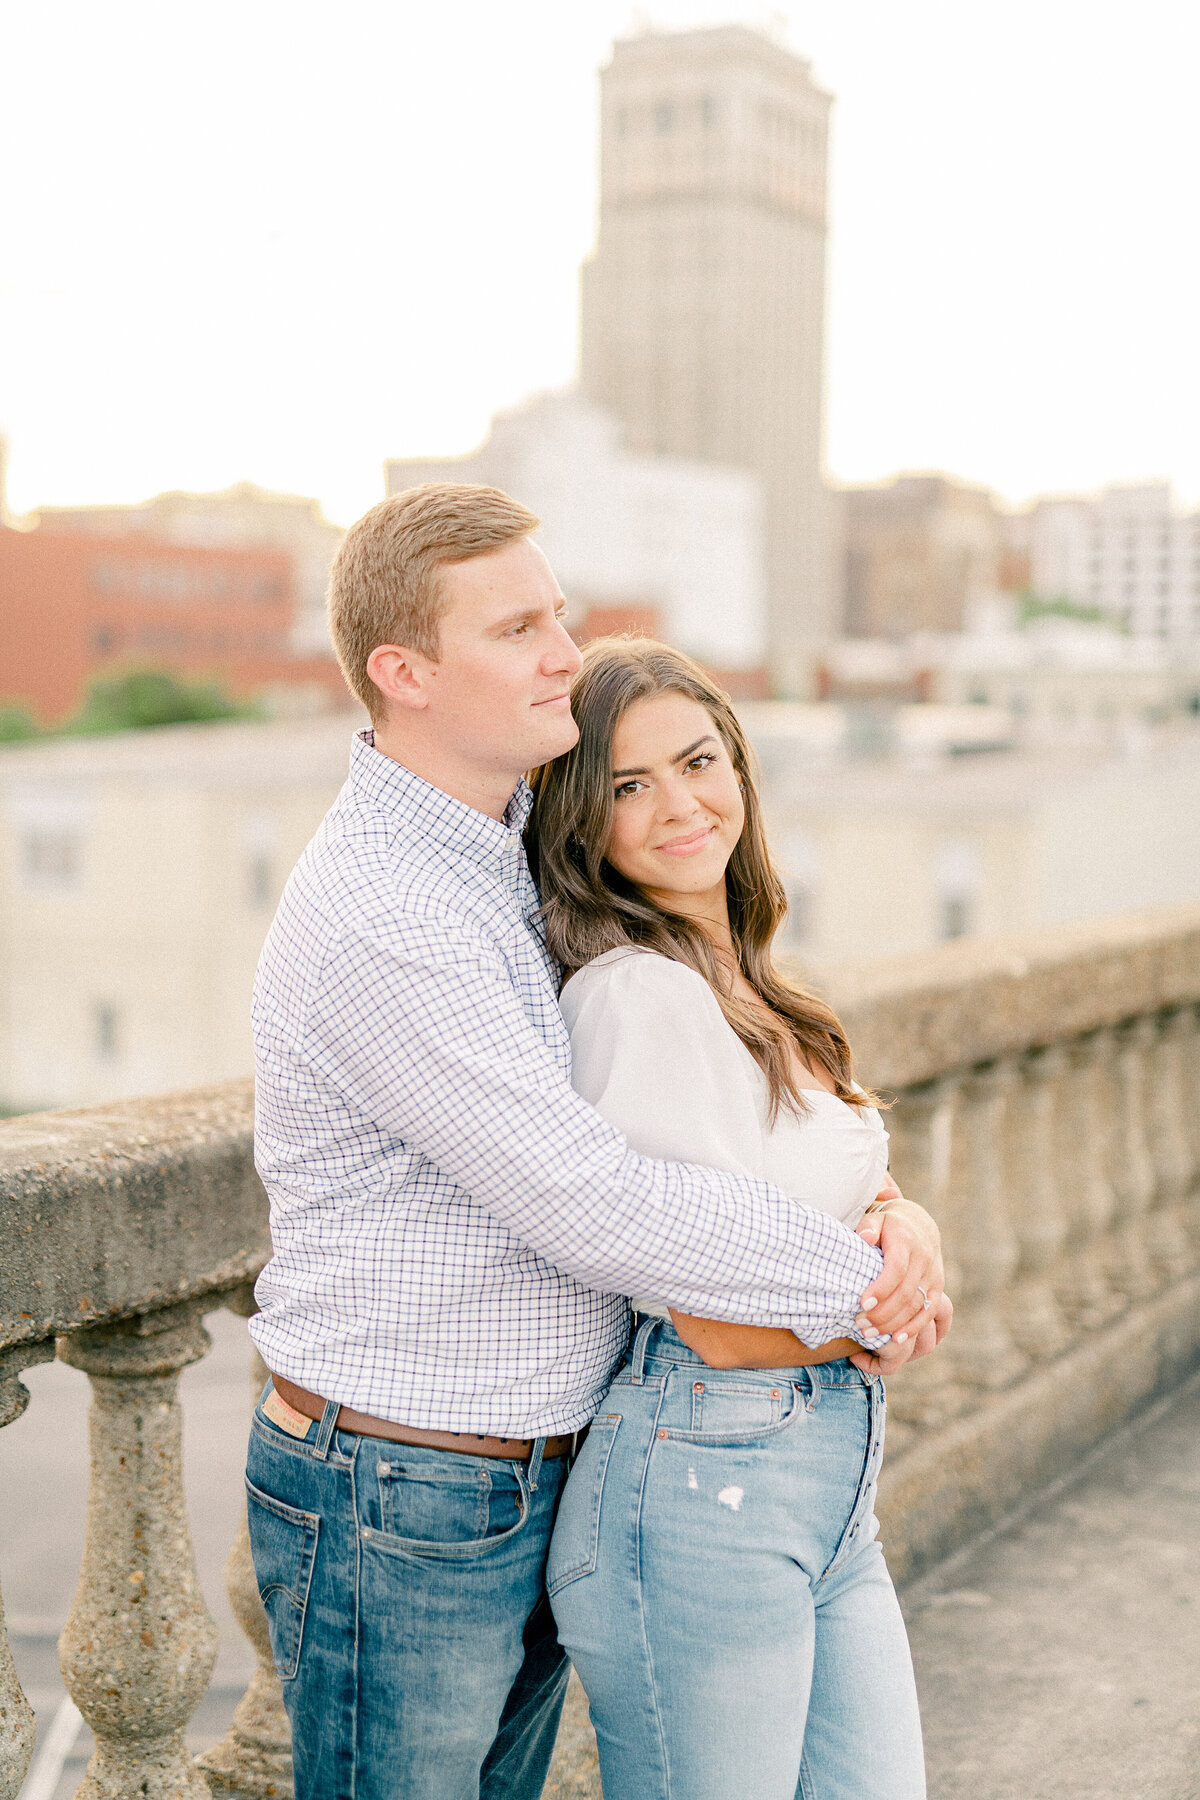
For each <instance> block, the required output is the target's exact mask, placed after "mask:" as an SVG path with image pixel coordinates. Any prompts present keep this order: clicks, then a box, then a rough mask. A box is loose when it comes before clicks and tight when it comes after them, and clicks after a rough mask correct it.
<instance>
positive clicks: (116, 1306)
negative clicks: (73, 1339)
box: [0, 1081, 270, 1348]
mask: <svg viewBox="0 0 1200 1800" xmlns="http://www.w3.org/2000/svg"><path fill="white" fill-rule="evenodd" d="M252 1121H253V1096H252V1090H251V1084H250V1083H249V1082H248V1081H235V1082H226V1083H223V1084H222V1085H220V1086H218V1087H208V1088H195V1089H192V1090H191V1091H190V1092H188V1093H183V1094H166V1095H163V1096H161V1097H158V1098H155V1099H149V1100H127V1101H123V1102H121V1103H120V1104H118V1105H115V1106H98V1107H89V1108H86V1109H80V1110H78V1111H69V1112H49V1113H31V1114H27V1115H26V1116H24V1117H22V1118H16V1119H7V1120H5V1121H4V1122H3V1123H0V1194H2V1195H3V1213H2V1215H0V1348H3V1346H5V1345H10V1344H19V1343H26V1342H29V1341H31V1340H36V1339H42V1338H47V1337H51V1336H54V1335H56V1334H58V1333H60V1332H64V1331H70V1330H73V1329H74V1328H76V1327H78V1326H80V1325H90V1324H95V1323H97V1322H98V1321H99V1320H102V1319H111V1318H119V1317H122V1316H125V1315H129V1314H132V1313H139V1312H147V1311H150V1310H152V1309H153V1308H155V1307H158V1306H165V1305H167V1304H169V1303H170V1302H171V1301H174V1300H183V1299H187V1298H189V1297H191V1296H192V1295H197V1294H203V1293H207V1292H211V1291H213V1290H220V1289H224V1288H229V1287H234V1286H236V1285H237V1284H238V1283H239V1282H242V1281H245V1280H246V1279H247V1278H248V1277H249V1276H251V1275H253V1274H255V1273H257V1271H258V1270H259V1269H260V1268H261V1267H262V1265H263V1263H264V1262H265V1261H266V1259H267V1257H268V1256H269V1255H270V1236H269V1233H268V1229H267V1199H266V1195H265V1194H264V1193H263V1190H262V1186H261V1184H260V1182H259V1180H258V1177H257V1176H256V1175H255V1173H254V1163H253V1158H252V1153H251V1136H252Z"/></svg>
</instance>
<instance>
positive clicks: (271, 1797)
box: [196, 1283, 294, 1800]
mask: <svg viewBox="0 0 1200 1800" xmlns="http://www.w3.org/2000/svg"><path fill="white" fill-rule="evenodd" d="M226 1305H227V1306H228V1307H229V1310H230V1311H231V1312H234V1313H236V1314H237V1315H238V1317H239V1318H242V1319H248V1318H250V1316H251V1315H252V1314H253V1313H255V1312H257V1310H258V1308H257V1306H256V1305H255V1301H254V1292H253V1288H252V1287H251V1286H250V1284H249V1283H247V1284H246V1286H245V1287H243V1288H239V1289H238V1290H237V1291H236V1292H235V1293H234V1294H233V1295H231V1296H230V1297H229V1298H228V1299H227V1300H226ZM266 1379H267V1367H266V1364H265V1363H264V1362H263V1360H262V1357H261V1356H260V1355H259V1354H258V1351H257V1350H256V1349H255V1348H254V1345H253V1344H251V1346H250V1404H251V1407H252V1408H253V1406H254V1404H255V1402H256V1401H257V1399H258V1396H259V1395H260V1394H261V1393H262V1390H263V1385H264V1383H265V1382H266ZM225 1591H226V1593H227V1594H228V1595H229V1604H230V1605H231V1606H232V1608H233V1613H234V1617H235V1618H236V1619H237V1622H238V1624H239V1625H240V1626H241V1628H242V1630H243V1631H244V1632H245V1634H246V1636H247V1637H248V1638H249V1639H250V1642H251V1644H252V1645H253V1646H254V1654H255V1657H256V1658H257V1662H258V1666H257V1668H256V1669H255V1671H254V1674H253V1675H252V1676H251V1678H250V1685H249V1687H248V1688H247V1689H246V1692H245V1693H244V1694H243V1695H242V1698H241V1699H240V1700H239V1701H238V1704H237V1710H236V1711H235V1713H234V1715H233V1723H232V1724H231V1725H230V1727H229V1730H228V1731H227V1732H226V1734H225V1736H224V1737H223V1738H222V1740H221V1742H220V1743H219V1744H214V1745H213V1747H212V1749H211V1750H206V1751H205V1752H204V1754H203V1755H202V1756H199V1757H197V1759H196V1760H197V1763H198V1765H199V1767H200V1769H201V1770H202V1771H203V1774H204V1778H205V1780H206V1781H207V1782H208V1785H209V1789H210V1791H211V1792H212V1794H213V1795H214V1796H217V1797H219V1800H291V1796H292V1794H293V1792H294V1789H293V1784H292V1731H291V1726H290V1724H289V1722H288V1716H287V1713H286V1711H285V1710H284V1705H283V1690H282V1689H281V1687H280V1685H279V1676H278V1675H277V1674H276V1673H275V1665H274V1663H273V1662H272V1661H271V1640H270V1636H269V1634H268V1631H267V1615H266V1613H265V1612H264V1610H263V1603H262V1601H261V1600H260V1599H259V1597H258V1582H257V1581H256V1579H255V1575H254V1563H253V1561H252V1559H251V1556H250V1529H249V1525H248V1523H247V1519H246V1509H245V1506H244V1505H243V1507H242V1517H241V1523H240V1525H239V1527H238V1533H237V1536H236V1537H235V1538H234V1540H233V1548H232V1549H231V1550H230V1552H229V1560H228V1561H227V1562H226V1564H225Z"/></svg>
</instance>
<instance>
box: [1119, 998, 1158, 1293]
mask: <svg viewBox="0 0 1200 1800" xmlns="http://www.w3.org/2000/svg"><path fill="white" fill-rule="evenodd" d="M1153 1036H1154V1021H1153V1019H1132V1020H1130V1021H1129V1022H1128V1023H1127V1024H1125V1025H1122V1026H1121V1027H1120V1029H1119V1030H1118V1031H1117V1032H1116V1033H1115V1034H1114V1041H1115V1044H1116V1054H1115V1057H1114V1061H1113V1073H1114V1086H1115V1089H1116V1097H1115V1105H1114V1108H1113V1112H1114V1118H1115V1124H1116V1129H1115V1131H1114V1133H1113V1155H1112V1178H1113V1191H1114V1193H1115V1195H1116V1202H1117V1204H1116V1210H1115V1212H1114V1215H1113V1232H1112V1238H1111V1249H1110V1252H1109V1254H1110V1258H1111V1260H1110V1264H1109V1276H1110V1279H1111V1280H1112V1282H1113V1285H1114V1286H1115V1287H1118V1288H1120V1289H1121V1291H1122V1293H1124V1294H1125V1295H1126V1297H1127V1298H1128V1299H1130V1300H1144V1299H1145V1298H1146V1297H1147V1295H1149V1294H1152V1293H1153V1292H1154V1290H1155V1288H1156V1287H1157V1285H1158V1282H1157V1280H1156V1278H1155V1274H1154V1269H1153V1266H1152V1264H1151V1261H1150V1255H1149V1248H1148V1240H1149V1233H1148V1229H1147V1222H1146V1221H1147V1215H1148V1213H1149V1210H1150V1202H1151V1200H1152V1199H1153V1196H1154V1167H1153V1164H1152V1163H1151V1160H1150V1150H1149V1146H1148V1144H1147V1141H1146V1058H1145V1052H1146V1047H1147V1043H1148V1042H1149V1041H1152V1040H1153Z"/></svg>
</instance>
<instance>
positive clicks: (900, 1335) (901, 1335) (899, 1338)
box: [896, 1331, 908, 1344]
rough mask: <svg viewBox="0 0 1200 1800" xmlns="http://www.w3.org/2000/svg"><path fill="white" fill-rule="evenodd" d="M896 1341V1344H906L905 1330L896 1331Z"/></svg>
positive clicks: (906, 1334)
mask: <svg viewBox="0 0 1200 1800" xmlns="http://www.w3.org/2000/svg"><path fill="white" fill-rule="evenodd" d="M896 1342H897V1343H898V1344H907V1342H908V1333H907V1331H898V1332H897V1333H896Z"/></svg>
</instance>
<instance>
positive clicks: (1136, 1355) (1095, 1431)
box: [879, 1275, 1200, 1583]
mask: <svg viewBox="0 0 1200 1800" xmlns="http://www.w3.org/2000/svg"><path fill="white" fill-rule="evenodd" d="M1198 1366H1200V1275H1193V1276H1189V1277H1188V1279H1187V1280H1185V1281H1180V1282H1176V1283H1175V1284H1174V1285H1173V1286H1172V1287H1170V1288H1168V1289H1167V1290H1166V1292H1165V1293H1162V1294H1160V1295H1158V1296H1157V1297H1156V1298H1155V1299H1153V1300H1147V1301H1143V1302H1140V1303H1139V1304H1138V1305H1136V1306H1134V1307H1132V1308H1131V1309H1130V1310H1129V1312H1127V1313H1125V1314H1124V1315H1123V1317H1121V1318H1119V1319H1117V1320H1115V1321H1114V1322H1113V1324H1112V1325H1110V1326H1108V1327H1107V1328H1106V1329H1105V1330H1103V1331H1098V1332H1096V1333H1095V1334H1094V1335H1093V1336H1090V1337H1089V1338H1088V1339H1087V1340H1086V1342H1084V1343H1081V1344H1079V1345H1077V1346H1076V1347H1075V1348H1074V1349H1072V1350H1068V1351H1067V1352H1066V1354H1065V1355H1063V1356H1060V1357H1057V1358H1056V1359H1055V1360H1054V1361H1053V1362H1050V1363H1047V1364H1045V1365H1043V1366H1042V1367H1040V1368H1038V1369H1037V1370H1035V1371H1034V1372H1033V1373H1032V1374H1029V1375H1026V1376H1025V1377H1024V1378H1023V1379H1022V1380H1020V1381H1018V1382H1016V1383H1015V1384H1014V1385H1013V1386H1012V1387H1011V1388H1008V1389H1006V1390H1005V1391H1004V1392H1003V1393H999V1394H990V1395H987V1396H986V1397H985V1398H983V1399H981V1400H980V1402H979V1404H978V1406H976V1407H975V1409H974V1410H973V1411H971V1412H970V1413H967V1414H965V1415H963V1416H962V1417H960V1418H957V1419H954V1420H953V1421H951V1423H949V1424H948V1425H945V1426H943V1427H942V1428H941V1429H940V1430H936V1431H930V1432H923V1433H922V1434H921V1436H920V1437H919V1438H918V1439H917V1441H916V1442H915V1443H913V1444H912V1445H910V1447H909V1448H908V1449H906V1450H905V1451H903V1452H902V1453H901V1454H900V1455H899V1456H898V1457H897V1458H896V1460H895V1462H889V1461H888V1460H886V1459H885V1461H884V1467H883V1474H882V1477H881V1479H880V1484H879V1517H880V1522H881V1526H882V1529H881V1533H880V1536H881V1541H882V1543H883V1546H884V1549H885V1550H886V1551H887V1558H888V1566H889V1568H890V1569H891V1571H892V1574H893V1576H894V1578H895V1580H896V1581H897V1582H898V1583H900V1582H905V1581H911V1580H913V1579H915V1577H916V1576H918V1575H920V1574H921V1573H922V1572H923V1571H924V1570H925V1569H927V1568H928V1567H929V1566H930V1565H931V1564H932V1563H934V1562H937V1561H938V1560H939V1559H940V1558H941V1557H943V1556H948V1555H949V1554H950V1553H951V1552H952V1551H954V1550H958V1549H960V1548H961V1547H962V1546H963V1545H964V1544H965V1543H968V1542H969V1541H970V1539H972V1538H973V1537H977V1536H978V1535H979V1533H980V1532H982V1531H986V1530H989V1529H990V1528H991V1527H993V1526H995V1525H998V1524H1000V1523H1001V1521H1002V1520H1003V1519H1004V1518H1005V1517H1006V1515H1007V1514H1009V1513H1010V1512H1011V1511H1012V1510H1013V1508H1014V1507H1015V1506H1016V1505H1017V1504H1018V1503H1019V1502H1020V1501H1022V1500H1023V1499H1025V1498H1027V1497H1028V1496H1029V1495H1030V1494H1031V1493H1034V1492H1036V1490H1037V1489H1038V1488H1043V1487H1046V1486H1047V1485H1048V1484H1049V1483H1050V1482H1052V1481H1054V1480H1055V1479H1057V1477H1058V1476H1060V1475H1064V1474H1066V1473H1067V1472H1068V1471H1069V1470H1070V1469H1071V1468H1072V1466H1073V1465H1074V1464H1075V1463H1077V1462H1078V1461H1079V1459H1080V1457H1081V1456H1083V1455H1084V1454H1085V1452H1086V1451H1088V1450H1090V1449H1091V1448H1092V1446H1093V1445H1094V1444H1097V1443H1098V1442H1099V1441H1100V1439H1101V1438H1103V1437H1105V1436H1107V1434H1108V1433H1109V1432H1110V1431H1115V1430H1116V1428H1117V1427H1118V1426H1119V1425H1123V1424H1124V1423H1125V1422H1126V1420H1128V1419H1131V1418H1132V1417H1133V1416H1134V1414H1135V1413H1137V1412H1139V1411H1140V1410H1141V1409H1142V1408H1143V1407H1144V1406H1146V1405H1147V1404H1148V1403H1149V1402H1150V1401H1152V1400H1155V1399H1157V1398H1158V1396H1159V1395H1161V1394H1164V1393H1167V1392H1169V1391H1170V1390H1171V1389H1172V1388H1174V1387H1176V1386H1178V1384H1179V1383H1181V1382H1182V1381H1184V1380H1185V1379H1186V1378H1187V1377H1188V1376H1189V1375H1190V1374H1191V1373H1192V1372H1193V1371H1194V1370H1195V1369H1196V1368H1197V1367H1198Z"/></svg>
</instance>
